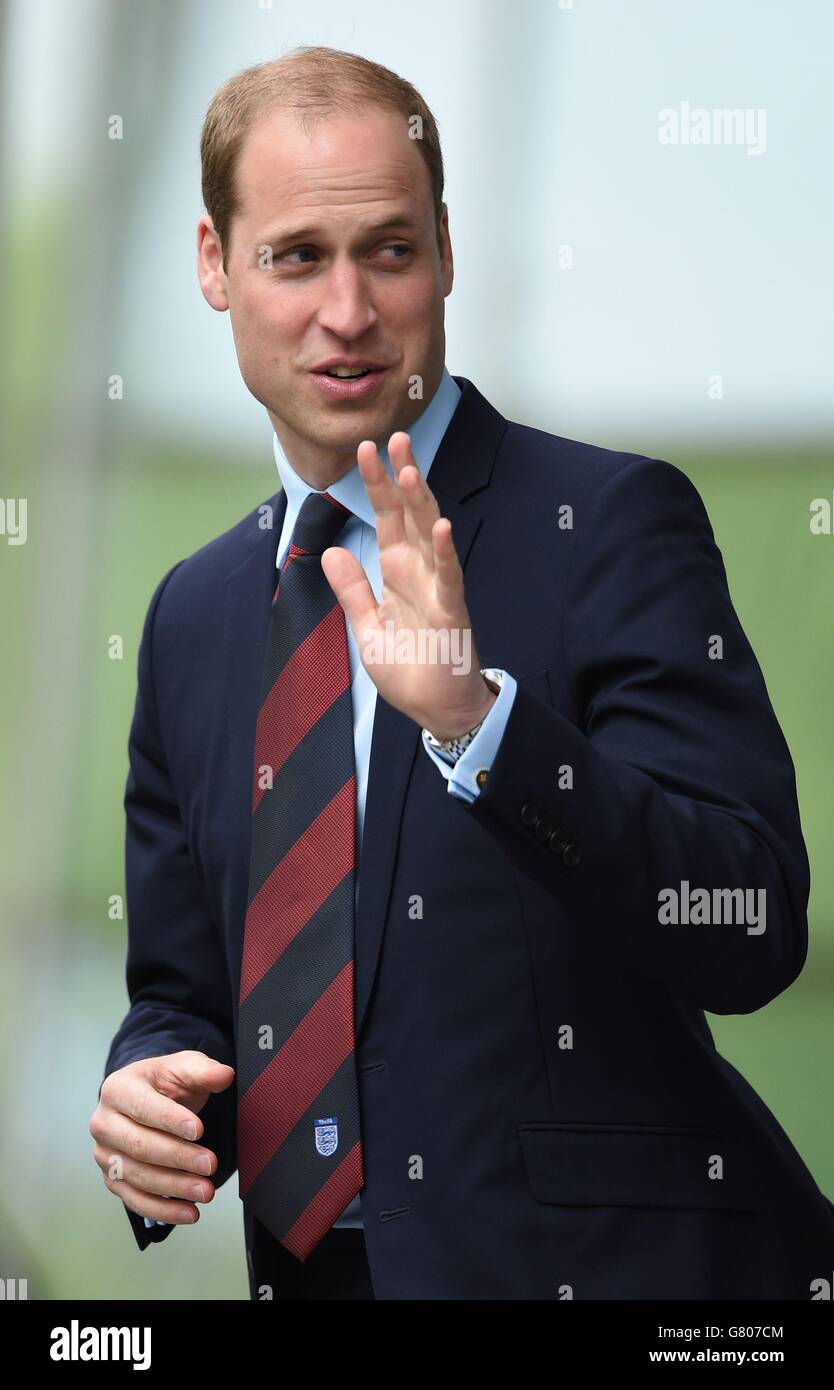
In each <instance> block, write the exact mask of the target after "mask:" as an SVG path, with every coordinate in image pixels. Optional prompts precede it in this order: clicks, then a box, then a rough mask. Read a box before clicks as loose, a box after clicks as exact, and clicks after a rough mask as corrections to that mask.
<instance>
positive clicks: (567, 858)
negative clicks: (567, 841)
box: [562, 845, 582, 869]
mask: <svg viewBox="0 0 834 1390" xmlns="http://www.w3.org/2000/svg"><path fill="white" fill-rule="evenodd" d="M581 858H582V855H581V854H580V853H579V847H578V845H565V848H564V849H563V850H562V863H563V864H567V866H568V868H569V869H572V868H573V866H574V864H578V863H579V861H580V859H581Z"/></svg>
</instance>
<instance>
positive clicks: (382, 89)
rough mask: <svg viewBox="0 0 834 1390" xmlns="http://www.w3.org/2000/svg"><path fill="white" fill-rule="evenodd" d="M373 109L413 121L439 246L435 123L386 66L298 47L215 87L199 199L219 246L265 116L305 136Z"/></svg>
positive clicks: (438, 154) (439, 157) (440, 184)
mask: <svg viewBox="0 0 834 1390" xmlns="http://www.w3.org/2000/svg"><path fill="white" fill-rule="evenodd" d="M366 109H376V110H381V111H385V112H389V113H392V114H395V115H396V114H399V115H400V116H401V117H402V118H403V120H404V121H406V122H409V121H411V120H414V119H415V118H418V119H419V121H420V139H419V142H418V143H419V149H418V153H419V154H420V156H421V159H422V162H423V164H424V165H425V166H426V173H427V176H428V180H429V191H430V194H431V199H432V204H433V209H434V220H435V229H436V234H437V238H438V244H439V241H440V218H441V211H442V199H443V182H444V175H443V156H442V152H441V148H440V138H439V134H438V130H437V124H436V121H435V118H434V116H433V114H432V112H431V110H430V108H429V107H428V105H427V103H426V102H425V100H424V98H423V97H422V96H421V95H420V93H419V92H418V91H417V89H416V88H415V87H413V86H412V84H411V83H409V82H407V81H406V80H405V79H403V78H401V77H399V76H398V74H396V73H394V72H391V71H390V69H388V68H384V67H382V66H381V65H380V64H378V63H374V62H371V60H369V59H366V58H363V57H361V56H360V55H358V54H355V53H346V52H344V51H343V50H340V49H330V48H321V47H311V46H306V47H301V48H297V49H293V50H291V51H290V52H289V53H285V54H282V55H281V56H280V57H278V58H274V59H271V60H269V61H267V62H264V63H259V64H255V65H254V66H253V67H250V68H245V69H244V70H243V71H242V72H239V73H236V74H234V75H233V76H232V77H230V78H228V79H227V80H226V81H225V82H224V83H223V84H222V85H221V86H220V87H219V88H218V90H217V92H216V93H215V95H214V97H213V98H212V101H211V103H210V105H209V108H208V111H207V113H206V118H205V121H204V123H203V130H202V134H201V140H200V151H201V160H202V173H203V200H204V202H205V206H206V209H207V211H208V212H209V214H210V215H211V216H212V220H213V222H214V225H215V229H216V231H217V232H218V235H219V237H220V240H221V243H222V244H223V248H224V262H225V256H226V250H227V244H228V241H229V240H230V234H231V225H232V221H233V218H234V216H235V214H236V213H237V212H238V211H239V193H238V188H237V180H236V175H237V169H238V165H239V162H240V156H241V152H242V149H243V147H244V145H245V144H246V142H247V140H248V137H249V136H250V135H251V133H252V132H253V131H254V130H255V128H256V127H257V126H258V125H259V124H261V122H262V121H264V120H266V119H268V118H269V116H270V115H271V114H273V113H278V112H286V113H287V114H288V115H291V116H293V117H294V118H295V120H296V122H297V123H298V124H299V126H300V128H301V129H302V130H304V131H305V133H307V134H310V133H312V132H313V131H314V130H315V128H316V126H317V125H318V124H319V123H320V122H321V121H323V120H326V119H328V118H329V117H331V116H333V115H337V114H349V115H350V114H356V113H357V112H359V111H362V110H366Z"/></svg>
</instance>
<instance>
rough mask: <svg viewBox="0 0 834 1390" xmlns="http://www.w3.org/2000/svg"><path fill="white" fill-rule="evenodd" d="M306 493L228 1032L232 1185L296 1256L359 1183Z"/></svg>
mask: <svg viewBox="0 0 834 1390" xmlns="http://www.w3.org/2000/svg"><path fill="white" fill-rule="evenodd" d="M351 515H352V514H351V512H349V511H348V510H347V508H345V507H343V506H342V504H341V503H340V502H337V501H336V499H335V498H333V497H331V496H330V495H329V494H328V493H326V492H324V493H320V492H311V493H310V494H309V496H308V497H307V498H306V499H305V501H304V504H303V506H302V507H301V511H300V512H299V515H298V520H297V522H296V525H295V529H294V531H293V535H292V543H291V545H290V548H289V550H288V552H287V557H286V559H285V561H284V564H283V565H282V568H281V574H280V579H279V584H278V587H277V589H276V592H275V597H274V598H273V601H272V614H271V618H270V624H269V636H268V639H267V649H266V658H265V661H264V674H263V683H262V693H261V708H260V713H259V715H258V724H257V731H256V735H255V775H254V787H253V801H252V817H253V818H252V850H251V858H250V868H249V896H248V907H247V911H246V926H245V933H244V942H243V960H242V966H241V979H240V1021H239V1029H238V1095H239V1104H238V1117H237V1123H238V1130H237V1133H238V1170H239V1191H240V1196H241V1197H242V1198H244V1197H245V1198H246V1201H247V1204H248V1207H249V1209H250V1210H251V1211H253V1212H254V1214H255V1215H256V1216H257V1217H258V1218H259V1220H260V1221H262V1222H263V1224H264V1225H265V1226H266V1227H267V1229H268V1230H270V1231H271V1232H272V1234H273V1235H274V1236H275V1237H276V1239H277V1240H279V1241H280V1242H281V1244H282V1245H283V1246H285V1247H286V1249H287V1250H289V1251H291V1253H292V1254H293V1255H295V1256H296V1257H297V1258H298V1259H299V1260H305V1259H306V1258H307V1256H308V1255H309V1254H310V1252H311V1251H312V1250H313V1249H314V1248H315V1247H316V1245H317V1244H318V1242H319V1241H320V1240H321V1238H322V1236H324V1235H325V1234H326V1233H327V1232H328V1231H329V1230H330V1228H331V1226H332V1225H333V1222H334V1221H335V1220H336V1218H337V1217H338V1216H339V1215H340V1214H341V1213H342V1211H344V1209H345V1207H346V1206H347V1204H348V1202H349V1201H350V1200H351V1198H352V1197H354V1196H355V1195H356V1193H357V1192H358V1191H359V1189H360V1188H361V1187H362V1185H363V1182H364V1175H363V1171H362V1145H361V1140H360V1130H359V1092H358V1088H357V1082H356V1059H355V1051H354V1049H355V1036H354V1005H353V918H354V876H355V871H356V773H355V767H354V756H353V712H352V705H351V694H350V664H349V660H348V645H347V629H346V627H345V617H344V613H343V611H342V608H341V606H340V604H339V603H338V602H337V601H336V599H335V598H334V596H333V591H332V589H331V588H330V585H329V584H328V582H327V579H326V577H325V574H324V571H323V569H322V567H321V555H322V553H323V551H325V550H326V549H327V547H328V546H329V545H333V544H334V543H335V541H336V538H337V536H338V534H339V532H340V531H341V529H342V527H343V526H344V524H345V522H346V521H347V519H348V517H349V516H351Z"/></svg>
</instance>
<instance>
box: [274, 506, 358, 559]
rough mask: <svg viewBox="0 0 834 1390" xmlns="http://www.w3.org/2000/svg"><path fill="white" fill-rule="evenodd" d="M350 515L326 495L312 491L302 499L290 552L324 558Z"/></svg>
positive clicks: (345, 508)
mask: <svg viewBox="0 0 834 1390" xmlns="http://www.w3.org/2000/svg"><path fill="white" fill-rule="evenodd" d="M352 515H353V513H352V512H350V511H349V510H348V508H347V507H344V506H343V505H342V503H341V502H337V501H336V498H335V497H331V496H330V493H329V492H311V493H309V494H308V495H307V497H305V499H304V501H303V503H302V505H301V510H300V511H299V513H298V518H297V520H296V523H295V527H294V529H293V533H292V545H291V547H290V549H291V550H292V551H293V552H294V553H295V554H298V553H299V551H303V552H304V554H305V555H323V554H324V552H325V550H326V549H327V547H328V546H329V545H333V544H335V541H336V538H337V536H338V535H339V532H340V531H341V530H342V527H343V526H344V525H345V522H346V521H347V520H348V517H350V516H352Z"/></svg>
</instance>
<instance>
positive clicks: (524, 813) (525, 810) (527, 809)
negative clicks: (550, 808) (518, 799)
mask: <svg viewBox="0 0 834 1390" xmlns="http://www.w3.org/2000/svg"><path fill="white" fill-rule="evenodd" d="M540 817H541V808H540V807H538V806H536V805H535V803H534V802H532V801H528V802H527V803H526V805H524V806H522V808H521V819H522V821H523V822H524V824H525V825H526V826H527V829H528V830H533V829H534V828H535V826H536V825H538V823H539V818H540Z"/></svg>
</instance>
